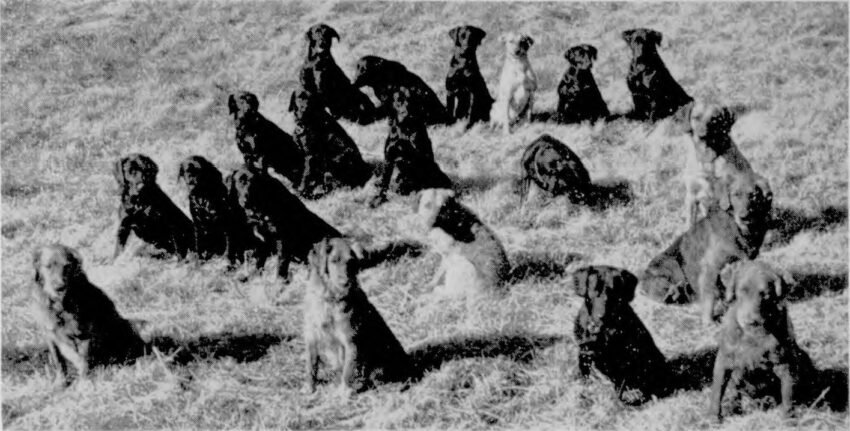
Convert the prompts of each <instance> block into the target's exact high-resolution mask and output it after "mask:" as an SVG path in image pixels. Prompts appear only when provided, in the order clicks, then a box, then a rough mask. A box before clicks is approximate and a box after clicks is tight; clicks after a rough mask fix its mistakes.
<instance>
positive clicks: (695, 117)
mask: <svg viewBox="0 0 850 431" xmlns="http://www.w3.org/2000/svg"><path fill="white" fill-rule="evenodd" d="M689 106H690V107H691V109H690V110H689V111H690V112H689V113H688V117H689V120H688V122H689V134H690V135H691V140H692V141H693V146H692V147H691V151H689V152H688V162H687V166H686V168H685V184H686V190H687V195H686V196H685V206H686V207H687V208H688V224H689V225H693V224H694V223H695V222H696V221H697V219H699V218H700V217H704V216H705V214H706V212H707V211H708V206H709V205H710V204H711V203H712V202H713V201H714V200H716V199H715V197H714V195H715V194H716V193H718V192H719V190H718V189H720V188H722V187H724V186H725V185H726V184H729V183H731V182H732V181H734V179H735V177H737V176H750V177H753V178H754V179H756V180H757V181H760V182H762V183H763V184H765V187H769V185H768V184H767V180H765V179H764V178H762V177H760V176H758V175H757V174H756V173H755V171H753V168H752V166H750V163H749V162H748V161H747V159H746V157H744V155H743V154H742V153H741V151H740V150H739V149H738V146H737V145H735V142H734V141H732V138H731V137H730V136H729V132H730V131H731V130H732V125H733V124H735V114H734V113H732V111H731V110H730V109H729V108H725V107H720V106H716V105H711V104H704V103H696V104H692V105H689Z"/></svg>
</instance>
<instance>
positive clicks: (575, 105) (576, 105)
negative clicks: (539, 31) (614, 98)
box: [558, 45, 610, 123]
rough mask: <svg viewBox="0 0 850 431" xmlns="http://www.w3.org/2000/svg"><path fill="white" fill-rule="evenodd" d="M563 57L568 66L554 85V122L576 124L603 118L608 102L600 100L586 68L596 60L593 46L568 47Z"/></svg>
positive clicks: (605, 116)
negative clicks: (556, 114) (555, 107)
mask: <svg viewBox="0 0 850 431" xmlns="http://www.w3.org/2000/svg"><path fill="white" fill-rule="evenodd" d="M564 58H566V59H567V61H568V62H569V63H570V66H569V67H568V68H567V71H566V72H564V76H563V78H561V83H560V84H558V122H560V123H580V122H582V121H596V120H598V119H605V118H607V117H608V115H610V112H608V105H606V104H605V101H604V100H602V93H600V92H599V87H597V86H596V80H595V79H593V72H591V70H590V69H591V68H592V67H593V62H594V61H596V48H594V47H593V46H591V45H577V46H574V47H572V48H570V49H568V50H567V51H566V52H565V53H564Z"/></svg>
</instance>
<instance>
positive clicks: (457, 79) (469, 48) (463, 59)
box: [446, 25, 493, 129]
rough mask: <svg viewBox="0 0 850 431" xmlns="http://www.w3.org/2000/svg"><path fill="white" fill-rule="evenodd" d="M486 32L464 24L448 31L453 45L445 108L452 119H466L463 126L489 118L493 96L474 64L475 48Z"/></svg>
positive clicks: (475, 62)
mask: <svg viewBox="0 0 850 431" xmlns="http://www.w3.org/2000/svg"><path fill="white" fill-rule="evenodd" d="M486 35H487V33H486V32H484V30H481V29H480V28H478V27H473V26H471V25H464V26H460V27H455V28H453V29H451V30H450V31H449V37H451V38H452V40H453V41H454V44H455V47H454V51H453V52H452V59H451V61H450V62H449V73H448V75H446V93H447V94H446V108H447V109H448V111H449V117H451V118H452V120H454V121H457V120H468V122H467V125H466V128H467V129H468V128H470V127H472V125H473V124H475V123H477V122H479V121H483V122H487V121H490V107H491V106H492V105H493V98H492V97H490V92H489V91H488V90H487V84H486V83H485V82H484V77H483V76H481V70H480V69H479V68H478V58H477V55H476V53H475V51H476V50H477V49H478V46H479V45H481V41H482V40H483V39H484V36H486Z"/></svg>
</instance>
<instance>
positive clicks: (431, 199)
mask: <svg viewBox="0 0 850 431" xmlns="http://www.w3.org/2000/svg"><path fill="white" fill-rule="evenodd" d="M454 197H455V192H454V191H453V190H450V189H425V190H422V191H421V192H420V195H419V206H418V207H417V209H416V214H417V215H418V216H419V222H420V223H421V225H422V226H423V227H425V229H430V228H432V227H433V226H434V224H436V222H437V217H438V216H439V215H440V210H442V209H443V207H444V206H445V205H446V203H448V202H449V201H450V200H452V199H454Z"/></svg>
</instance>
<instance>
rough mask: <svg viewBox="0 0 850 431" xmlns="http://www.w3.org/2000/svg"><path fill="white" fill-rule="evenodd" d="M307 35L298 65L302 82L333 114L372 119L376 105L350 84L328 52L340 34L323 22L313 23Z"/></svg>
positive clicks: (358, 118)
mask: <svg viewBox="0 0 850 431" xmlns="http://www.w3.org/2000/svg"><path fill="white" fill-rule="evenodd" d="M304 37H305V38H306V39H307V58H306V59H305V60H304V64H303V65H302V66H301V72H300V74H299V79H300V82H301V85H302V86H303V87H304V88H305V89H307V90H309V91H310V92H312V93H315V94H316V95H317V96H318V97H319V100H320V102H321V103H322V104H323V105H324V106H325V107H327V108H328V110H329V111H330V113H331V115H333V117H334V118H340V117H342V118H345V119H346V120H349V121H354V122H357V123H359V124H369V123H371V122H372V121H374V120H375V105H373V104H372V101H371V100H369V96H366V95H365V94H363V93H362V92H360V90H358V89H356V88H354V86H352V85H351V81H349V79H348V77H347V76H345V73H343V71H342V69H340V68H339V66H338V65H337V64H336V61H335V60H334V58H333V56H332V55H331V45H332V44H333V39H334V38H336V39H337V40H339V34H338V33H337V32H336V30H334V29H333V28H332V27H330V26H328V25H326V24H316V25H314V26H312V27H310V28H309V29H308V30H307V33H305V34H304Z"/></svg>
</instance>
